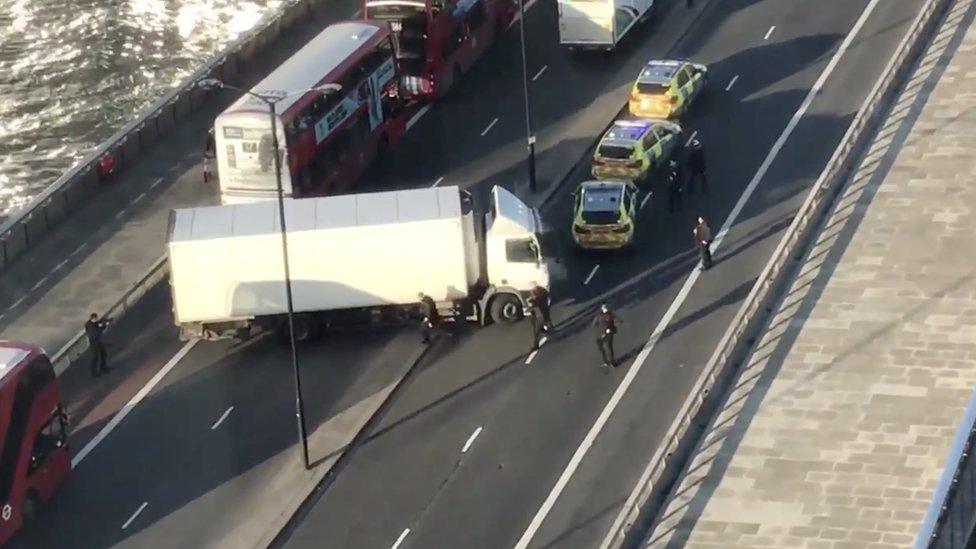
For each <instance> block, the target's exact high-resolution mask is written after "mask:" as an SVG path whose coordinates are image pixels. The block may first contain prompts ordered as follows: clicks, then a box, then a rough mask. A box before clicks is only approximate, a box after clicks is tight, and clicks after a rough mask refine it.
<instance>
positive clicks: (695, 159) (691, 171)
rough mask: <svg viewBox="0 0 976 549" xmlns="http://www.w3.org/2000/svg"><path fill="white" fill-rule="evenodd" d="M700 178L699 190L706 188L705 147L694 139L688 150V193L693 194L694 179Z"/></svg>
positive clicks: (703, 192)
mask: <svg viewBox="0 0 976 549" xmlns="http://www.w3.org/2000/svg"><path fill="white" fill-rule="evenodd" d="M699 179H700V180H701V192H702V194H705V191H707V190H708V176H707V175H706V168H705V147H704V146H702V144H701V141H699V140H697V139H694V140H692V142H691V149H690V150H689V151H688V194H695V181H697V180H699Z"/></svg>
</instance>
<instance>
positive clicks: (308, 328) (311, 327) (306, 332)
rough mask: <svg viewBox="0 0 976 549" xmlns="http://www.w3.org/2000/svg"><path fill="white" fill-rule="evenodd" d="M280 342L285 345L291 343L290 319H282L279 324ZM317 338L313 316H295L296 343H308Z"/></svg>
mask: <svg viewBox="0 0 976 549" xmlns="http://www.w3.org/2000/svg"><path fill="white" fill-rule="evenodd" d="M277 332H278V341H279V342H280V343H282V344H283V345H287V344H288V343H289V339H290V338H289V334H288V318H287V317H285V318H282V319H281V323H280V324H278V330H277ZM314 337H315V322H314V321H313V319H312V316H311V315H306V314H296V315H295V343H306V342H308V341H311V340H312V339H313V338H314Z"/></svg>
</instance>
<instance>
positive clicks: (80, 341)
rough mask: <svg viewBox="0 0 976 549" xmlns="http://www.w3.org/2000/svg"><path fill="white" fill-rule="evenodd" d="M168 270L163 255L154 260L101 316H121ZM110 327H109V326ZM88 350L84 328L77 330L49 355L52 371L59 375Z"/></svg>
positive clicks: (160, 279) (164, 275)
mask: <svg viewBox="0 0 976 549" xmlns="http://www.w3.org/2000/svg"><path fill="white" fill-rule="evenodd" d="M168 272H169V261H168V259H167V257H166V256H165V255H164V256H163V257H161V258H159V259H157V260H156V262H155V263H153V264H152V266H151V267H150V268H149V269H148V270H147V271H146V273H145V274H144V275H142V277H141V278H140V279H139V280H138V281H137V282H136V283H135V284H133V285H132V287H130V288H129V289H128V290H126V292H125V293H124V294H122V297H120V298H119V299H118V301H116V302H115V304H113V305H112V306H111V307H109V308H108V310H107V311H105V312H104V313H102V316H103V317H108V318H115V317H119V316H122V315H123V314H124V313H125V312H126V311H128V310H129V309H131V308H132V307H133V306H134V305H135V304H136V303H137V302H138V301H139V299H140V298H142V296H144V295H146V294H147V293H148V292H149V290H151V289H153V287H154V286H156V284H158V283H160V282H162V280H163V279H164V278H166V274H167V273H168ZM109 329H111V327H110V328H109ZM87 350H88V338H87V337H85V330H84V329H82V330H79V331H78V333H76V334H75V335H74V337H72V338H71V340H70V341H68V342H67V343H65V344H64V346H63V347H61V348H60V349H58V351H57V352H56V353H54V355H52V356H51V362H52V363H53V364H54V371H55V373H56V374H57V375H59V376H60V375H61V374H63V373H64V371H65V370H67V369H68V366H70V365H71V363H72V362H74V361H75V360H77V359H78V357H80V356H81V355H82V354H84V352H85V351H87Z"/></svg>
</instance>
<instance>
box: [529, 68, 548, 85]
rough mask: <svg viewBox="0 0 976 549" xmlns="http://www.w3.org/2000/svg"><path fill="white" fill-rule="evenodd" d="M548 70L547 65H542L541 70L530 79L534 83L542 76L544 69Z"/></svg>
mask: <svg viewBox="0 0 976 549" xmlns="http://www.w3.org/2000/svg"><path fill="white" fill-rule="evenodd" d="M548 68H549V65H542V68H541V69H539V72H537V73H535V76H533V77H532V81H533V82H535V81H536V80H538V79H539V77H540V76H542V73H544V72H546V69H548Z"/></svg>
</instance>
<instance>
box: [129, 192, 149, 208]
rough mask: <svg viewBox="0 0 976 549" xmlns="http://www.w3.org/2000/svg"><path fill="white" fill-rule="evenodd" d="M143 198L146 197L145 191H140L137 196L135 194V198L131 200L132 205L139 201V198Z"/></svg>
mask: <svg viewBox="0 0 976 549" xmlns="http://www.w3.org/2000/svg"><path fill="white" fill-rule="evenodd" d="M147 192H148V191H147ZM143 198H146V193H142V194H140V195H139V196H137V197H136V199H135V200H133V201H132V204H133V205H134V204H135V203H136V202H139V201H140V200H142V199H143Z"/></svg>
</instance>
